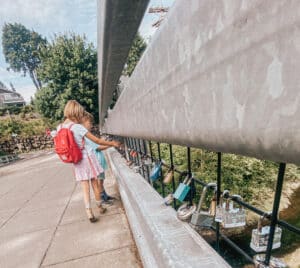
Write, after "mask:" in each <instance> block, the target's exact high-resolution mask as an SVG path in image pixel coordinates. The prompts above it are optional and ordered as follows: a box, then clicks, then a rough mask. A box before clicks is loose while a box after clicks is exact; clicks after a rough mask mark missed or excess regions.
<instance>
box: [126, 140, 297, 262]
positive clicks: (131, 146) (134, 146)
mask: <svg viewBox="0 0 300 268" xmlns="http://www.w3.org/2000/svg"><path fill="white" fill-rule="evenodd" d="M135 140H136V139H133V138H125V144H126V146H127V148H128V150H129V151H132V150H133V151H135V152H137V153H138V155H139V156H140V157H138V158H137V159H135V158H134V157H132V156H129V158H130V160H131V161H134V162H135V163H136V164H137V165H139V166H142V167H143V163H141V159H142V158H145V157H147V158H149V159H151V160H152V161H160V162H161V163H162V166H164V167H166V168H173V170H174V172H176V173H178V174H179V175H180V176H183V175H186V174H190V175H191V176H192V172H191V157H190V148H189V147H187V161H188V170H186V171H181V170H178V169H176V167H175V166H174V162H173V151H172V145H171V144H169V152H170V162H171V163H170V165H169V164H167V163H165V161H163V160H162V159H161V153H160V144H159V143H157V149H158V158H155V157H154V155H153V151H152V150H153V149H152V144H151V141H149V149H150V154H148V153H147V151H146V150H143V151H142V150H141V148H140V146H138V145H140V144H141V142H140V141H139V143H136V142H134V141H135ZM143 142H144V143H145V141H143ZM217 155H218V166H217V203H218V204H219V202H220V195H221V190H220V189H221V153H217ZM148 171H149V169H148ZM284 171H285V163H280V165H279V171H278V179H277V186H276V191H275V197H274V202H273V210H272V212H270V213H268V212H265V211H263V210H261V209H259V208H257V207H255V206H252V205H250V204H249V203H247V202H245V201H243V200H241V199H240V198H237V197H236V196H235V195H230V194H229V193H227V194H226V195H225V196H224V197H225V198H230V199H231V200H232V201H233V202H235V203H237V204H239V205H241V206H243V207H245V208H246V209H248V210H250V211H252V212H254V213H255V214H257V215H260V216H263V215H264V216H265V217H266V218H267V219H269V220H270V221H271V224H270V230H271V231H270V234H269V241H268V247H267V251H266V258H265V264H266V265H269V262H270V258H271V252H272V243H273V236H274V231H275V227H276V225H279V226H281V227H283V228H285V229H287V230H289V231H291V232H293V233H295V234H297V235H300V228H298V227H296V226H293V225H291V224H289V223H287V222H286V221H283V220H280V219H278V210H279V203H280V196H281V192H282V184H283V179H284ZM161 181H162V180H161ZM192 183H196V184H200V185H201V186H203V187H205V186H207V183H205V182H204V181H202V180H201V179H199V178H195V177H194V176H192ZM172 187H173V190H174V189H175V180H174V176H173V179H172ZM163 196H164V191H163ZM190 198H191V199H192V196H191V195H190ZM191 199H190V202H192V200H191ZM173 207H174V208H175V209H176V207H177V206H176V201H175V202H174V204H173ZM212 230H213V231H215V232H216V242H217V247H216V248H217V251H219V242H220V238H222V239H223V240H224V241H225V242H226V243H227V244H228V245H230V246H231V247H232V248H233V249H235V250H236V251H237V252H239V253H240V254H241V255H243V256H244V257H245V258H246V259H247V260H248V261H250V262H252V263H254V261H253V259H252V257H251V256H250V255H249V254H247V253H246V252H245V251H244V250H243V249H241V248H240V247H239V246H238V245H236V244H235V243H234V242H233V241H231V240H230V239H229V238H228V237H227V236H226V235H224V234H222V233H221V232H220V230H219V223H217V224H216V228H214V227H213V228H212Z"/></svg>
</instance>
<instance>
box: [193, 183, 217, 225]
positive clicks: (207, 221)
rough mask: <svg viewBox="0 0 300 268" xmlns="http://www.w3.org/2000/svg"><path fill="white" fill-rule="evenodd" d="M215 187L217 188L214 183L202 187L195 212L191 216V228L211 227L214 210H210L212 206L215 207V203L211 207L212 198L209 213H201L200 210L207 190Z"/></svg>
mask: <svg viewBox="0 0 300 268" xmlns="http://www.w3.org/2000/svg"><path fill="white" fill-rule="evenodd" d="M216 187H217V185H216V184H215V183H208V184H207V185H206V186H204V187H203V190H202V194H201V197H200V200H199V203H198V207H197V210H196V211H195V212H194V213H193V215H192V219H191V225H192V226H193V227H211V226H212V224H213V220H214V213H213V211H215V209H214V208H212V206H215V205H216V204H215V202H214V205H213V200H214V197H213V199H212V202H211V206H210V210H209V211H203V210H201V208H202V205H203V202H204V200H205V197H206V193H207V190H208V189H209V188H214V189H216Z"/></svg>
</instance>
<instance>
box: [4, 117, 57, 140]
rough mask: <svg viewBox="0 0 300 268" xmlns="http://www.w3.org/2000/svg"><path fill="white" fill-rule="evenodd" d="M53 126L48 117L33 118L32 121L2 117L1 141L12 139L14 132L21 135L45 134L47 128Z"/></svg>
mask: <svg viewBox="0 0 300 268" xmlns="http://www.w3.org/2000/svg"><path fill="white" fill-rule="evenodd" d="M53 127H54V126H53V124H51V122H50V121H49V120H46V119H32V120H30V121H24V120H20V119H11V118H7V119H2V120H0V142H3V141H4V140H8V139H11V137H12V134H17V135H18V136H21V137H30V136H34V135H43V134H44V133H45V130H46V128H53Z"/></svg>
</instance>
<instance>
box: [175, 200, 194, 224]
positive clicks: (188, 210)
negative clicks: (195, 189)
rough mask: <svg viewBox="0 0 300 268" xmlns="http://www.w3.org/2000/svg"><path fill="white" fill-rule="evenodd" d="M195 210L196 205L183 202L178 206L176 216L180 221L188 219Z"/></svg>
mask: <svg viewBox="0 0 300 268" xmlns="http://www.w3.org/2000/svg"><path fill="white" fill-rule="evenodd" d="M195 211H196V205H194V204H192V205H190V204H189V203H188V202H185V203H183V204H182V205H181V206H180V207H179V208H178V210H177V218H178V219H179V220H182V221H189V220H190V218H191V216H192V215H193V213H194V212H195Z"/></svg>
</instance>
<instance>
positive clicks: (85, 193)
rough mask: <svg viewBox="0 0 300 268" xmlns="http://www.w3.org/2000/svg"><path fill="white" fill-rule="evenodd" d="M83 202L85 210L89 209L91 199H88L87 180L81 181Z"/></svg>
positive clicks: (88, 184) (88, 187)
mask: <svg viewBox="0 0 300 268" xmlns="http://www.w3.org/2000/svg"><path fill="white" fill-rule="evenodd" d="M81 187H82V193H83V200H84V204H85V208H87V209H88V208H91V198H90V183H89V181H88V180H86V181H81Z"/></svg>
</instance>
